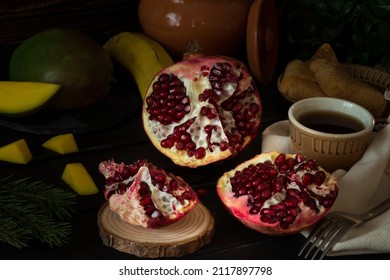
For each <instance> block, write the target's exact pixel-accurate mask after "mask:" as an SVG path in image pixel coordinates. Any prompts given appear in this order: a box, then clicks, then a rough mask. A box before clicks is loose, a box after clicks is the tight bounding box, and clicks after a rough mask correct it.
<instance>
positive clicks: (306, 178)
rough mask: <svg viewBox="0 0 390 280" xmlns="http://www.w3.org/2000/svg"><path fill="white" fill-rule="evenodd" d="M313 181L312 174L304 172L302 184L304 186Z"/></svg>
mask: <svg viewBox="0 0 390 280" xmlns="http://www.w3.org/2000/svg"><path fill="white" fill-rule="evenodd" d="M313 181H314V175H313V174H311V173H305V174H304V175H303V177H302V184H303V185H304V186H308V185H311V184H312V183H313Z"/></svg>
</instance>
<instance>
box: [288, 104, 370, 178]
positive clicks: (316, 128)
mask: <svg viewBox="0 0 390 280" xmlns="http://www.w3.org/2000/svg"><path fill="white" fill-rule="evenodd" d="M288 118H289V122H290V138H291V141H292V144H293V145H292V152H294V153H301V154H303V155H304V156H305V157H307V158H313V159H315V160H316V161H317V162H318V164H319V165H321V166H322V167H323V168H325V169H326V170H327V171H330V172H332V171H335V170H337V169H344V170H348V169H349V168H350V167H351V166H353V165H354V164H355V163H356V162H357V161H358V160H359V159H360V158H361V157H362V155H363V153H364V151H365V150H366V148H367V145H368V143H369V141H370V137H371V133H372V131H373V129H374V126H375V120H374V117H373V116H372V114H371V113H370V112H369V111H367V110H366V109H365V108H363V107H362V106H360V105H358V104H355V103H353V102H350V101H347V100H343V99H337V98H331V97H313V98H307V99H303V100H300V101H298V102H296V103H294V104H293V105H292V106H291V107H290V109H289V111H288Z"/></svg>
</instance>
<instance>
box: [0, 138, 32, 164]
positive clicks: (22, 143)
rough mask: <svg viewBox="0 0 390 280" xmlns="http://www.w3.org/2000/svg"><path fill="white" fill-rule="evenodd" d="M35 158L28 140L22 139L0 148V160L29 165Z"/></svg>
mask: <svg viewBox="0 0 390 280" xmlns="http://www.w3.org/2000/svg"><path fill="white" fill-rule="evenodd" d="M32 158H33V156H32V154H31V152H30V149H29V147H28V145H27V142H26V140H24V139H20V140H18V141H15V142H12V143H10V144H7V145H5V146H2V147H0V160H2V161H8V162H12V163H21V164H27V163H29V162H30V161H31V159H32Z"/></svg>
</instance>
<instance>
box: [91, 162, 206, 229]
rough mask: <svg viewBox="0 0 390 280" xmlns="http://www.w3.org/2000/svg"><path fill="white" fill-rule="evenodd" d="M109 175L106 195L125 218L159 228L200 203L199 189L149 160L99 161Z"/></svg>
mask: <svg viewBox="0 0 390 280" xmlns="http://www.w3.org/2000/svg"><path fill="white" fill-rule="evenodd" d="M99 171H100V173H102V174H103V175H104V177H105V178H106V185H105V191H104V196H105V198H106V199H107V200H108V201H109V205H110V209H111V210H112V211H113V212H116V213H117V214H118V215H119V216H120V217H121V219H122V220H123V221H125V222H128V223H130V224H133V225H139V226H142V227H150V228H158V227H162V226H165V225H168V224H171V223H173V222H176V221H178V220H180V219H181V218H183V217H184V216H185V215H186V214H188V213H189V212H190V211H191V210H192V209H193V208H194V207H195V205H196V204H197V203H198V201H199V200H198V197H197V194H196V192H195V191H194V190H193V189H192V188H191V187H190V186H189V185H188V184H187V183H186V182H185V181H184V180H183V179H182V178H181V177H179V176H175V175H173V174H172V173H168V172H165V171H164V170H163V169H160V168H158V167H156V166H154V165H153V164H151V163H150V162H148V161H146V160H138V161H136V162H134V163H132V164H124V163H116V162H114V161H113V160H109V161H103V162H101V163H100V164H99Z"/></svg>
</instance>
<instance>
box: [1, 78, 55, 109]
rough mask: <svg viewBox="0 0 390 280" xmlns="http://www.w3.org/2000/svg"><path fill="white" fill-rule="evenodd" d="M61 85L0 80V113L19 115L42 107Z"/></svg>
mask: <svg viewBox="0 0 390 280" xmlns="http://www.w3.org/2000/svg"><path fill="white" fill-rule="evenodd" d="M60 87H61V85H58V84H50V83H40V82H22V81H0V114H3V115H7V116H20V115H26V114H28V113H33V112H35V111H36V110H39V109H40V108H41V107H43V106H44V105H45V104H46V103H47V102H49V100H50V99H51V98H52V97H53V96H54V95H55V94H56V93H57V91H58V90H59V89H60Z"/></svg>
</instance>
